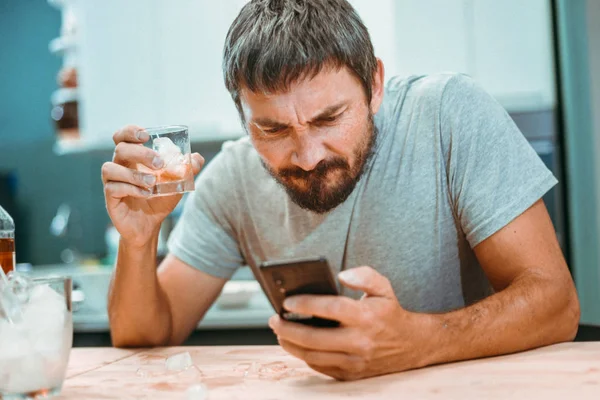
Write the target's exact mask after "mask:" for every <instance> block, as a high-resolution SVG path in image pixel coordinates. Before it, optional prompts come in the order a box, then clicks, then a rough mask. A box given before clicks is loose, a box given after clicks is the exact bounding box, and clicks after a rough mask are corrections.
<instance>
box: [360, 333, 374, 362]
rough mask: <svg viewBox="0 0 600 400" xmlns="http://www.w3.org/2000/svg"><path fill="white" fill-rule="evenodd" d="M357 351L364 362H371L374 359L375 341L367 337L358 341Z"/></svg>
mask: <svg viewBox="0 0 600 400" xmlns="http://www.w3.org/2000/svg"><path fill="white" fill-rule="evenodd" d="M356 349H357V351H358V354H359V355H360V356H361V358H362V359H363V360H365V361H369V360H370V359H371V358H372V357H373V352H374V351H375V344H374V343H373V340H371V339H370V338H367V337H365V338H362V339H359V340H357V342H356Z"/></svg>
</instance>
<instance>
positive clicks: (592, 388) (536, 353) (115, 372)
mask: <svg viewBox="0 0 600 400" xmlns="http://www.w3.org/2000/svg"><path fill="white" fill-rule="evenodd" d="M182 352H189V353H190V355H191V357H192V360H193V362H194V364H195V367H191V368H189V369H187V370H185V371H182V372H177V371H167V370H166V368H165V359H166V357H168V356H171V355H174V354H178V353H182ZM198 383H202V384H203V385H205V387H206V388H207V389H208V399H209V400H214V399H290V400H294V399H337V398H349V397H350V398H360V399H387V398H389V399H398V398H411V399H413V398H414V399H417V398H418V399H441V398H443V399H448V398H456V399H458V398H460V399H471V398H472V399H478V400H479V399H538V398H540V399H541V398H543V399H567V398H572V399H600V342H588V343H565V344H559V345H554V346H549V347H545V348H541V349H537V350H532V351H528V352H524V353H519V354H513V355H507V356H501V357H494V358H487V359H481V360H473V361H466V362H460V363H453V364H446V365H440V366H434V367H429V368H424V369H421V370H415V371H408V372H403V373H398V374H391V375H386V376H381V377H376V378H370V379H365V380H361V381H355V382H338V381H335V380H333V379H331V378H329V377H327V376H325V375H321V374H319V373H317V372H314V371H313V370H311V369H309V368H308V367H307V366H306V364H304V363H303V362H302V361H300V360H297V359H295V358H293V357H291V356H289V355H288V354H287V353H285V352H284V351H283V350H282V349H281V348H280V347H279V346H212V347H164V348H154V349H135V350H123V349H114V348H74V349H73V350H72V352H71V358H70V361H69V368H68V371H67V378H66V380H65V383H64V385H63V391H62V394H61V396H60V397H59V398H60V399H65V400H66V399H113V398H115V399H116V398H118V399H188V394H187V390H188V388H189V387H190V386H192V385H194V384H198Z"/></svg>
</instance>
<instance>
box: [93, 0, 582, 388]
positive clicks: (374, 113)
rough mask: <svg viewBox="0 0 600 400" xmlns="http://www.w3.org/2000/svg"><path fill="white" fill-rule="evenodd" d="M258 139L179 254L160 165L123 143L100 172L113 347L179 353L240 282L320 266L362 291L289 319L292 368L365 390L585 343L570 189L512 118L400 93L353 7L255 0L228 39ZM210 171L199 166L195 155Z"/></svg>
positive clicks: (455, 90) (218, 176)
mask: <svg viewBox="0 0 600 400" xmlns="http://www.w3.org/2000/svg"><path fill="white" fill-rule="evenodd" d="M223 71H224V76H225V83H226V86H227V88H228V90H229V91H230V93H231V95H232V97H233V100H234V102H235V104H236V105H237V107H238V110H239V113H240V116H241V120H242V124H243V126H244V128H245V130H246V132H247V133H248V135H247V137H245V138H243V139H240V140H238V141H237V142H235V143H230V144H228V145H226V146H224V147H223V150H222V151H221V153H220V154H218V155H217V156H216V157H215V159H214V160H213V161H212V162H211V163H210V164H209V165H208V166H207V168H206V169H205V171H203V173H202V174H200V175H199V177H198V179H197V183H196V191H195V192H194V193H193V194H192V195H191V196H190V198H189V199H188V201H187V203H186V206H185V210H184V212H183V215H182V217H181V220H180V222H179V223H178V225H177V227H176V228H175V230H174V232H173V233H172V235H171V237H170V239H169V249H170V254H169V255H168V256H167V258H166V259H165V260H164V262H163V263H162V264H161V265H160V267H159V269H158V271H156V269H155V267H154V262H155V261H154V260H155V254H156V244H157V238H158V231H159V227H160V223H161V221H162V220H163V219H164V218H165V217H166V216H167V215H168V214H169V213H170V212H171V210H173V208H174V207H175V205H176V204H177V202H178V201H179V200H180V196H171V197H159V198H148V191H147V190H146V189H147V188H148V187H149V186H151V185H152V184H153V176H152V175H145V174H143V173H141V172H137V171H133V170H131V169H129V168H128V167H133V166H135V165H136V163H142V164H144V165H146V166H148V167H150V168H160V167H161V163H162V161H161V160H160V159H159V158H157V154H156V153H154V152H153V151H152V150H150V149H147V148H145V147H143V146H140V145H139V144H140V143H142V142H144V141H146V140H147V139H148V136H147V134H146V133H145V132H144V131H143V130H141V128H140V127H135V126H128V127H125V128H123V129H121V130H120V131H118V132H117V133H116V134H115V136H114V140H115V143H116V149H115V155H114V159H113V162H110V163H106V164H105V165H104V166H103V170H102V176H103V181H104V183H105V195H106V205H107V209H108V212H109V214H110V216H111V218H112V220H113V222H114V224H115V226H116V228H117V229H118V230H119V232H120V233H121V242H120V247H119V255H118V260H117V265H116V270H115V274H114V279H113V282H112V286H111V291H110V298H109V315H110V322H111V333H112V338H113V342H114V344H115V345H116V346H147V345H168V344H171V345H174V344H178V343H181V342H182V341H184V340H185V338H186V337H187V336H188V335H189V333H190V332H191V331H192V330H193V329H194V327H195V326H196V324H197V323H198V321H199V320H200V319H201V318H202V316H203V315H204V313H205V312H206V310H207V309H208V308H209V307H210V305H211V304H212V303H213V301H214V300H215V298H216V297H217V296H218V294H219V292H220V290H221V288H222V287H223V285H224V283H225V282H226V280H227V279H228V278H229V277H231V275H232V274H233V273H234V271H235V270H236V268H238V267H239V266H241V265H244V264H246V265H249V266H250V267H251V268H253V270H255V269H256V268H258V265H259V264H260V263H261V262H262V261H266V260H279V259H287V258H296V257H305V256H316V255H324V256H326V257H327V258H328V260H329V262H330V264H331V266H332V268H334V269H335V270H336V272H338V273H339V275H338V278H339V280H340V282H341V284H342V285H343V288H344V294H345V295H346V296H339V297H335V296H296V297H290V298H288V299H287V300H286V303H285V307H286V309H288V310H289V311H292V312H298V313H302V314H309V315H315V316H320V317H324V318H330V319H335V320H338V321H340V322H341V325H340V327H338V328H314V327H309V326H305V325H302V324H298V323H294V322H288V321H284V320H282V319H280V318H279V317H278V316H274V317H273V318H271V320H270V321H269V325H270V326H271V328H272V329H273V331H274V332H275V333H276V334H277V337H278V339H279V342H280V344H281V345H282V346H283V348H284V349H286V350H287V351H288V352H289V353H290V354H292V355H294V356H296V357H299V358H300V359H303V360H305V361H306V362H307V364H308V365H310V366H311V367H312V368H314V369H315V370H317V371H320V372H323V373H325V374H327V375H330V376H332V377H335V378H337V379H343V380H346V379H358V378H364V377H368V376H374V375H381V374H386V373H391V372H397V371H403V370H407V369H412V368H418V367H423V366H426V365H431V364H438V363H444V362H450V361H456V360H463V359H470V358H477V357H486V356H492V355H497V354H505V353H511V352H517V351H521V350H525V349H530V348H534V347H538V346H543V345H548V344H552V343H557V342H561V341H568V340H572V339H573V337H574V336H575V333H576V331H577V324H578V319H579V304H578V300H577V295H576V292H575V289H574V286H573V282H572V279H571V277H570V274H569V271H568V269H567V266H566V264H565V261H564V259H563V256H562V254H561V250H560V248H559V246H558V243H557V240H556V237H555V234H554V230H553V227H552V223H551V221H550V219H549V217H548V213H547V211H546V208H545V206H544V203H543V201H542V200H541V197H542V196H543V194H544V193H546V192H547V191H548V190H549V189H550V188H551V187H552V186H554V185H555V184H556V180H555V178H554V177H553V176H552V174H551V173H550V172H549V171H548V170H547V169H546V168H545V166H544V165H543V164H542V162H541V161H540V160H539V158H538V157H537V155H536V154H535V153H534V151H533V150H532V149H531V147H530V146H529V145H528V143H527V142H526V140H525V139H524V138H523V136H522V135H521V133H520V132H519V131H518V129H517V128H516V126H515V125H514V124H513V122H512V121H511V119H510V117H509V116H508V115H507V114H506V112H505V111H504V110H503V109H502V108H501V107H500V106H499V105H498V103H496V102H495V101H494V100H493V99H492V98H491V97H490V96H488V95H487V94H486V93H484V92H483V91H482V90H481V89H480V88H479V87H478V86H477V85H476V84H475V83H473V81H471V80H470V79H469V78H467V77H465V76H462V75H436V76H429V77H410V78H408V79H404V80H403V79H398V78H393V79H391V80H390V82H389V83H388V84H387V86H385V87H384V66H383V63H382V61H381V60H379V59H376V58H375V56H374V53H373V47H372V45H371V42H370V39H369V35H368V32H367V30H366V29H365V27H364V26H363V24H362V23H361V21H360V19H359V17H358V16H357V15H356V13H355V11H354V10H353V9H352V7H351V6H350V5H349V4H348V3H347V2H346V1H344V0H304V1H299V0H254V1H251V2H249V3H248V4H247V5H246V6H245V7H244V8H243V9H242V11H241V12H240V14H239V16H238V17H237V19H236V20H235V21H234V22H233V25H232V26H231V28H230V30H229V34H228V36H227V39H226V43H225V51H224V59H223ZM193 162H194V171H195V173H197V172H198V171H199V170H200V168H201V166H202V163H203V160H202V158H201V157H200V155H198V154H194V155H193Z"/></svg>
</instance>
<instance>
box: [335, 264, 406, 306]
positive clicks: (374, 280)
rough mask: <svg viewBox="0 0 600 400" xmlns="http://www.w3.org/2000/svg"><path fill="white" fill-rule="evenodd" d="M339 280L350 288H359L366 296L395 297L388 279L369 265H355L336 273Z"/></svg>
mask: <svg viewBox="0 0 600 400" xmlns="http://www.w3.org/2000/svg"><path fill="white" fill-rule="evenodd" d="M338 279H339V280H340V282H341V283H342V284H343V285H344V286H346V287H349V288H350V289H354V290H361V291H363V292H365V294H366V295H367V296H376V297H386V298H393V299H395V298H396V295H395V293H394V289H392V285H391V284H390V281H389V279H388V278H386V277H385V276H383V275H381V274H380V273H379V272H377V271H375V270H374V269H373V268H371V267H356V268H352V269H347V270H345V271H342V272H340V273H339V274H338Z"/></svg>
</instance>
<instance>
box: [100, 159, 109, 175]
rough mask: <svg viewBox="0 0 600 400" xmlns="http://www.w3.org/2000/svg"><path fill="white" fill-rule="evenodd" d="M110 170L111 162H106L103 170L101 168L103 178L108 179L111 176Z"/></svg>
mask: <svg viewBox="0 0 600 400" xmlns="http://www.w3.org/2000/svg"><path fill="white" fill-rule="evenodd" d="M110 168H111V163H110V162H105V163H104V164H102V168H100V172H101V174H102V177H107V176H108V175H110Z"/></svg>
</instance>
